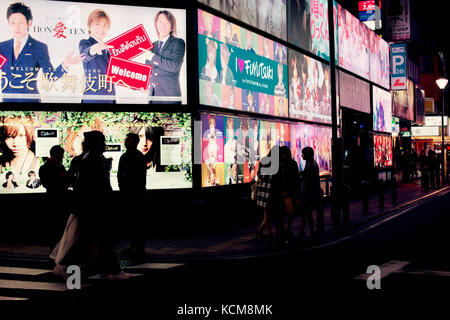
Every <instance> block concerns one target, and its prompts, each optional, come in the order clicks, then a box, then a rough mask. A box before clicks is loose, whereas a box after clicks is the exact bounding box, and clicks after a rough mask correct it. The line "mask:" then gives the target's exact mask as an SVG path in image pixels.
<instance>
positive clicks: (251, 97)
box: [247, 93, 253, 109]
mask: <svg viewBox="0 0 450 320" xmlns="http://www.w3.org/2000/svg"><path fill="white" fill-rule="evenodd" d="M247 101H248V108H249V109H251V108H253V95H252V94H251V93H249V95H248V97H247Z"/></svg>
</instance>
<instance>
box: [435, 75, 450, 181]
mask: <svg viewBox="0 0 450 320" xmlns="http://www.w3.org/2000/svg"><path fill="white" fill-rule="evenodd" d="M447 83H448V79H446V78H444V77H441V78H439V79H437V80H436V84H437V86H438V87H439V89H441V90H442V113H441V116H442V151H441V157H442V184H444V183H445V180H446V177H447V168H446V166H445V136H444V109H445V103H444V89H445V87H446V86H447Z"/></svg>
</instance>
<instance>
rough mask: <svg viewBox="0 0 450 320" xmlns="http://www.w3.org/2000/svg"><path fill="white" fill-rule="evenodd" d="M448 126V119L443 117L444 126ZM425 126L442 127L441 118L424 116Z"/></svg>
mask: <svg viewBox="0 0 450 320" xmlns="http://www.w3.org/2000/svg"><path fill="white" fill-rule="evenodd" d="M447 124H448V117H447V116H445V117H444V126H447ZM425 126H427V127H434V126H437V127H441V126H442V117H441V116H426V117H425Z"/></svg>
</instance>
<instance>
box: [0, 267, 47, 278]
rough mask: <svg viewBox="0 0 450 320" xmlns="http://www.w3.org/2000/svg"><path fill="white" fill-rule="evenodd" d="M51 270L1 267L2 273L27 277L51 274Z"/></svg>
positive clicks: (0, 271)
mask: <svg viewBox="0 0 450 320" xmlns="http://www.w3.org/2000/svg"><path fill="white" fill-rule="evenodd" d="M49 272H51V270H44V269H31V268H16V267H0V273H3V274H20V275H27V276H38V275H41V274H44V273H49Z"/></svg>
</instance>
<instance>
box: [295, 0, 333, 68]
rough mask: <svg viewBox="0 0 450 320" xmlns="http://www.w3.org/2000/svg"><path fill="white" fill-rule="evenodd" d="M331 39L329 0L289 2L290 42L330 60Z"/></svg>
mask: <svg viewBox="0 0 450 320" xmlns="http://www.w3.org/2000/svg"><path fill="white" fill-rule="evenodd" d="M329 39H330V37H329V34H328V1H327V0H318V1H317V0H314V1H311V0H304V1H289V7H288V41H289V42H291V43H293V44H295V45H297V46H299V47H300V48H302V49H305V50H307V51H309V52H311V53H313V54H315V55H317V56H319V57H321V58H324V59H326V60H329V59H330V44H329Z"/></svg>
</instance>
